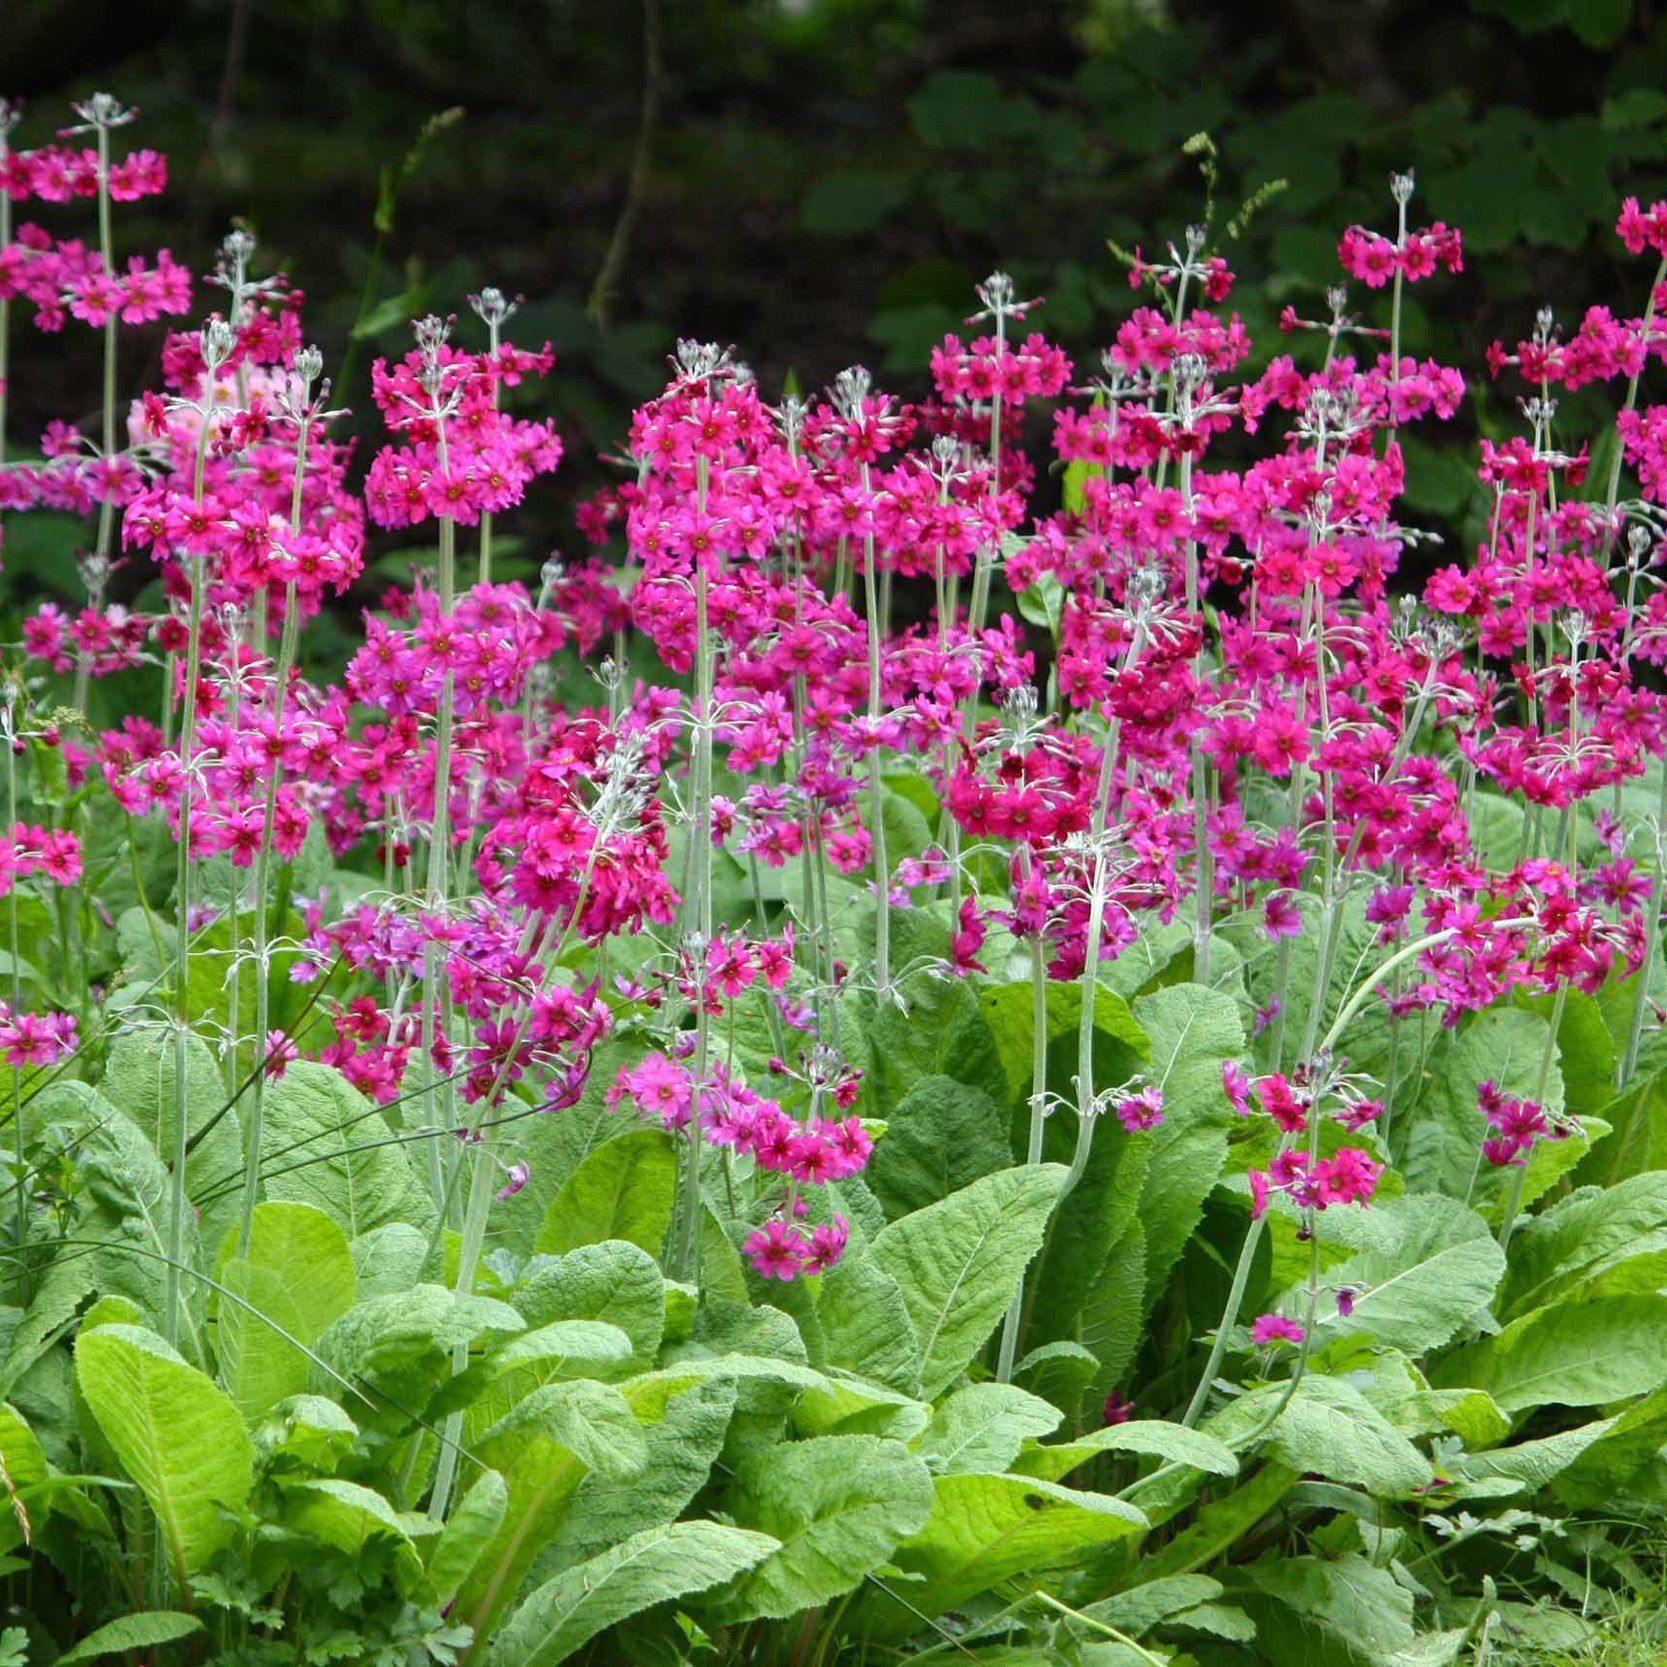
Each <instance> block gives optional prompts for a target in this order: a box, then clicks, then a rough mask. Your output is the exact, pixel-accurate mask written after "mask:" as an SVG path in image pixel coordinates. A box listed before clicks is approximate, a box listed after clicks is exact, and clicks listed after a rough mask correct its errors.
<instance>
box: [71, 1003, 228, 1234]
mask: <svg viewBox="0 0 1667 1667" xmlns="http://www.w3.org/2000/svg"><path fill="white" fill-rule="evenodd" d="M176 1063H177V1055H176V1050H175V1037H174V1034H173V1033H172V1032H171V1031H167V1030H159V1029H135V1030H130V1031H127V1032H126V1033H125V1034H122V1035H119V1036H118V1037H117V1038H116V1040H115V1042H114V1043H113V1044H112V1046H111V1048H110V1058H109V1060H108V1062H107V1063H106V1065H105V1067H104V1078H103V1081H101V1082H100V1084H99V1092H100V1093H102V1094H103V1096H104V1097H105V1099H107V1100H108V1101H109V1102H110V1103H111V1104H112V1105H113V1106H115V1108H116V1109H117V1110H118V1111H121V1112H124V1113H126V1115H127V1116H128V1117H129V1118H130V1119H131V1120H132V1121H133V1122H134V1123H136V1124H137V1125H138V1126H139V1128H140V1129H142V1130H143V1131H144V1133H145V1136H146V1138H147V1139H148V1140H149V1141H150V1143H151V1145H152V1146H153V1147H154V1148H155V1150H156V1154H157V1156H158V1157H159V1158H160V1159H161V1160H162V1162H163V1164H164V1165H165V1166H166V1167H168V1168H169V1169H171V1168H172V1167H173V1161H174V1154H175V1152H176V1151H177V1150H178V1134H179V1114H178V1099H177V1096H176V1094H175V1091H174V1069H175V1065H176ZM229 1098H230V1095H229V1094H228V1093H227V1092H226V1085H225V1082H224V1080H223V1079H222V1077H221V1075H220V1068H219V1066H217V1065H216V1064H215V1063H214V1055H213V1054H212V1053H210V1052H209V1050H208V1047H207V1045H206V1044H205V1043H204V1042H203V1040H202V1039H201V1037H198V1036H189V1037H187V1038H186V1048H185V1127H186V1132H187V1134H188V1135H189V1136H191V1137H198V1136H201V1138H200V1139H197V1143H196V1144H195V1145H194V1146H193V1147H192V1148H191V1150H190V1151H189V1152H188V1153H187V1154H186V1159H185V1190H186V1194H187V1196H188V1197H189V1198H190V1199H191V1200H192V1202H193V1203H196V1202H198V1201H199V1200H201V1199H202V1198H203V1197H204V1194H205V1193H207V1192H209V1191H210V1190H211V1189H216V1188H218V1186H219V1184H220V1183H221V1182H223V1181H224V1180H225V1179H226V1178H227V1176H228V1175H233V1176H235V1175H240V1174H241V1173H242V1170H243V1160H242V1152H243V1137H242V1135H241V1134H240V1133H239V1126H238V1115H237V1111H236V1109H235V1108H234V1109H233V1110H231V1111H228V1112H226V1113H225V1115H224V1116H223V1117H222V1116H220V1112H221V1109H222V1108H223V1107H224V1106H225V1104H226V1101H227V1100H228V1099H229ZM215 1118H218V1121H217V1122H215V1124H214V1127H213V1128H212V1129H210V1130H209V1131H208V1133H207V1134H206V1135H204V1134H203V1133H202V1131H203V1130H204V1129H205V1128H207V1126H208V1124H209V1122H210V1120H211V1119H215ZM235 1210H236V1199H235V1197H232V1196H227V1197H225V1198H223V1199H221V1200H219V1201H218V1202H214V1203H210V1204H208V1205H207V1207H206V1218H205V1220H204V1223H203V1226H204V1229H205V1231H206V1232H207V1233H208V1235H209V1239H208V1242H209V1243H210V1244H213V1243H216V1242H217V1240H218V1237H219V1233H220V1231H221V1230H222V1228H223V1225H224V1223H225V1222H226V1221H227V1220H228V1219H229V1218H230V1217H231V1216H232V1215H233V1214H234V1213H235Z"/></svg>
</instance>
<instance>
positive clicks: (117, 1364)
mask: <svg viewBox="0 0 1667 1667" xmlns="http://www.w3.org/2000/svg"><path fill="white" fill-rule="evenodd" d="M75 1377H76V1383H77V1384H78V1385H79V1387H80V1390H81V1393H82V1395H83V1396H84V1397H85V1398H86V1402H87V1407H88V1410H89V1411H90V1412H91V1413H92V1415H93V1418H94V1420H95V1421H96V1422H97V1424H98V1427H99V1430H100V1431H101V1432H102V1434H103V1436H104V1439H105V1440H106V1441H107V1442H108V1443H109V1444H110V1448H111V1450H112V1451H113V1452H114V1453H115V1455H116V1458H117V1460H118V1461H119V1462H120V1464H121V1466H122V1468H123V1469H124V1470H125V1471H126V1472H127V1474H128V1475H129V1476H130V1477H132V1479H133V1480H134V1482H135V1483H136V1484H137V1485H138V1488H139V1491H140V1492H141V1493H142V1494H143V1495H144V1496H145V1501H146V1503H147V1504H149V1506H150V1508H151V1510H152V1511H153V1512H155V1514H156V1518H157V1522H158V1523H159V1525H160V1527H161V1530H162V1539H163V1543H164V1545H165V1546H166V1547H167V1551H168V1556H169V1560H170V1561H171V1563H172V1564H173V1568H174V1572H175V1575H176V1577H177V1578H178V1580H179V1583H180V1586H181V1588H182V1589H183V1588H184V1585H185V1581H186V1577H187V1576H188V1575H190V1574H193V1573H195V1572H196V1571H197V1570H199V1569H202V1568H206V1567H207V1565H208V1564H209V1562H210V1561H212V1559H213V1558H214V1556H215V1555H216V1554H217V1553H218V1552H219V1551H220V1550H221V1549H223V1548H224V1547H225V1546H226V1545H228V1544H229V1543H230V1541H231V1536H232V1524H231V1520H230V1518H229V1517H228V1516H227V1515H226V1514H225V1513H226V1512H230V1511H236V1510H237V1509H239V1507H241V1506H242V1505H243V1504H244V1502H245V1501H246V1500H247V1499H248V1497H249V1490H250V1488H251V1487H252V1486H253V1481H254V1477H253V1468H252V1467H253V1453H252V1450H251V1448H250V1445H249V1437H248V1435H247V1433H246V1432H245V1431H244V1428H243V1420H242V1419H241V1418H240V1417H239V1416H238V1412H237V1408H236V1407H235V1406H234V1405H233V1404H232V1402H231V1399H230V1398H229V1397H228V1396H227V1395H225V1394H224V1393H223V1392H222V1391H221V1390H220V1389H219V1388H218V1387H217V1386H216V1385H215V1384H214V1382H213V1381H212V1379H210V1378H208V1377H206V1376H205V1375H204V1374H203V1373H201V1372H199V1371H198V1370H197V1369H196V1368H195V1367H194V1366H188V1365H187V1364H186V1363H185V1362H184V1361H183V1360H181V1359H180V1357H179V1356H178V1355H177V1354H176V1353H175V1352H174V1351H173V1350H172V1349H171V1348H169V1347H168V1345H167V1344H166V1343H165V1342H163V1340H162V1339H161V1338H160V1337H158V1336H157V1335H156V1334H155V1333H154V1332H150V1331H146V1330H144V1329H142V1328H141V1327H139V1326H127V1325H112V1326H102V1327H100V1328H99V1329H98V1330H97V1331H91V1332H87V1333H85V1334H83V1335H82V1336H81V1337H80V1338H79V1339H78V1340H77V1342H76V1346H75Z"/></svg>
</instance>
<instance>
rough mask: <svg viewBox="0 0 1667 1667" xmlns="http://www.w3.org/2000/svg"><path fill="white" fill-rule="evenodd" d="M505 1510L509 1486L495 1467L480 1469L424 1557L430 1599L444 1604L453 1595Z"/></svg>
mask: <svg viewBox="0 0 1667 1667" xmlns="http://www.w3.org/2000/svg"><path fill="white" fill-rule="evenodd" d="M508 1513H509V1489H508V1487H507V1486H506V1485H505V1483H504V1479H503V1477H502V1476H500V1475H499V1474H498V1472H497V1471H495V1470H483V1471H482V1472H481V1473H480V1475H479V1476H477V1477H476V1478H475V1480H474V1482H473V1484H472V1485H471V1486H470V1488H469V1490H468V1492H467V1493H465V1494H464V1495H463V1497H462V1498H461V1499H459V1500H458V1502H457V1505H456V1508H455V1509H454V1510H453V1511H452V1513H451V1515H450V1516H449V1517H447V1518H446V1526H445V1528H444V1529H443V1530H442V1531H441V1534H440V1537H439V1539H437V1540H436V1541H435V1542H434V1549H433V1551H432V1552H431V1553H430V1554H429V1559H428V1583H429V1586H430V1588H431V1589H432V1590H433V1593H434V1601H435V1602H436V1603H438V1604H439V1605H441V1607H442V1608H443V1607H445V1606H446V1605H447V1604H449V1603H450V1602H451V1601H452V1599H453V1598H455V1597H456V1596H457V1589H458V1587H459V1586H461V1585H462V1584H463V1582H464V1581H465V1580H466V1579H468V1577H469V1572H470V1570H472V1569H473V1568H474V1566H475V1565H476V1564H477V1563H478V1562H479V1561H480V1559H481V1556H482V1554H483V1553H484V1552H485V1550H486V1547H487V1546H488V1544H490V1542H491V1540H492V1536H493V1535H494V1534H496V1533H497V1532H498V1530H499V1529H500V1528H501V1527H502V1526H503V1521H504V1517H505V1516H506V1515H508Z"/></svg>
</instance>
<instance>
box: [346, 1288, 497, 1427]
mask: <svg viewBox="0 0 1667 1667" xmlns="http://www.w3.org/2000/svg"><path fill="white" fill-rule="evenodd" d="M525 1329H526V1327H525V1322H524V1321H523V1320H522V1318H521V1316H520V1315H519V1314H517V1313H516V1312H515V1310H514V1309H513V1308H511V1307H510V1306H509V1305H508V1304H507V1303H502V1302H498V1301H496V1300H494V1299H493V1298H491V1297H460V1296H458V1295H456V1294H455V1293H454V1292H452V1291H449V1290H447V1289H446V1288H445V1287H444V1286H443V1285H415V1286H413V1287H412V1288H411V1289H410V1290H408V1291H404V1292H399V1293H396V1294H393V1295H390V1296H381V1297H371V1298H370V1299H369V1300H368V1301H365V1302H359V1303H355V1304H354V1306H353V1307H352V1308H350V1309H349V1310H348V1311H347V1313H345V1314H344V1315H342V1317H341V1318H340V1319H339V1320H337V1321H336V1322H335V1324H334V1325H332V1326H331V1327H330V1328H329V1329H328V1330H327V1331H326V1332H325V1333H324V1335H323V1336H322V1337H320V1338H319V1340H318V1349H317V1352H318V1355H319V1357H320V1359H322V1360H323V1361H324V1362H325V1363H326V1364H327V1365H328V1366H330V1367H331V1368H332V1369H333V1370H334V1371H336V1372H338V1373H340V1374H341V1376H343V1377H345V1378H350V1379H352V1380H353V1381H354V1382H356V1383H360V1384H362V1385H363V1386H364V1387H365V1389H366V1390H368V1391H370V1392H372V1393H373V1395H380V1396H383V1397H385V1398H386V1402H387V1404H386V1405H385V1406H384V1407H382V1408H381V1411H380V1413H379V1415H378V1416H380V1417H381V1418H382V1420H383V1421H384V1422H385V1423H389V1424H391V1425H392V1426H394V1427H403V1426H404V1425H405V1424H407V1423H409V1421H410V1418H411V1416H412V1415H413V1414H414V1413H415V1414H420V1412H421V1410H422V1408H423V1407H424V1406H425V1405H426V1404H427V1402H428V1399H429V1397H430V1396H431V1395H432V1394H433V1392H434V1390H435V1388H436V1387H437V1386H438V1385H439V1384H441V1383H443V1382H446V1381H447V1380H449V1379H450V1377H451V1375H452V1358H453V1355H454V1354H455V1352H456V1351H457V1350H458V1349H466V1348H472V1347H473V1346H475V1345H476V1344H483V1345H484V1343H485V1342H486V1341H487V1340H490V1339H496V1338H501V1337H512V1336H514V1335H515V1334H516V1333H517V1332H519V1331H523V1330H525Z"/></svg>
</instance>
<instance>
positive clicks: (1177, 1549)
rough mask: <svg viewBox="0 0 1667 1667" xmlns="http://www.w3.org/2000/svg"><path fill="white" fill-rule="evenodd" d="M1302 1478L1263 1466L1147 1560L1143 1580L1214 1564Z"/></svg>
mask: <svg viewBox="0 0 1667 1667" xmlns="http://www.w3.org/2000/svg"><path fill="white" fill-rule="evenodd" d="M1301 1476H1302V1472H1301V1471H1300V1470H1293V1469H1291V1468H1290V1466H1288V1465H1284V1464H1265V1465H1263V1466H1262V1468H1261V1469H1260V1470H1258V1471H1257V1472H1256V1474H1255V1475H1253V1476H1251V1477H1249V1478H1248V1479H1247V1480H1246V1481H1245V1482H1243V1483H1242V1484H1241V1485H1240V1486H1238V1487H1237V1488H1235V1489H1234V1490H1233V1491H1232V1492H1231V1493H1229V1494H1226V1495H1224V1496H1223V1497H1222V1498H1220V1499H1213V1500H1211V1501H1210V1503H1209V1504H1208V1505H1205V1506H1204V1507H1203V1508H1202V1509H1201V1510H1200V1511H1199V1513H1198V1517H1197V1519H1196V1521H1194V1523H1193V1524H1192V1526H1191V1527H1190V1528H1188V1529H1186V1530H1185V1531H1183V1532H1182V1533H1180V1534H1177V1535H1176V1536H1175V1538H1174V1539H1172V1540H1171V1541H1170V1542H1169V1543H1168V1544H1167V1545H1165V1546H1162V1547H1161V1548H1160V1549H1159V1550H1157V1551H1155V1552H1151V1553H1149V1554H1148V1555H1146V1556H1145V1557H1143V1558H1142V1559H1141V1564H1140V1574H1141V1576H1142V1578H1143V1579H1145V1580H1163V1579H1168V1578H1169V1577H1170V1576H1172V1575H1178V1574H1189V1573H1191V1571H1192V1570H1194V1569H1196V1568H1199V1567H1201V1566H1202V1565H1203V1564H1205V1563H1209V1562H1213V1561H1214V1560H1215V1559H1216V1558H1217V1557H1219V1556H1220V1555H1221V1554H1222V1553H1223V1552H1224V1551H1226V1550H1227V1549H1228V1547H1229V1546H1232V1545H1235V1544H1237V1543H1238V1542H1239V1541H1240V1540H1241V1539H1243V1537H1244V1536H1245V1535H1246V1534H1247V1533H1248V1532H1249V1531H1250V1530H1251V1529H1252V1528H1253V1527H1255V1525H1256V1524H1257V1523H1258V1522H1260V1521H1261V1520H1262V1518H1263V1517H1264V1516H1266V1515H1267V1514H1268V1512H1269V1511H1271V1510H1272V1509H1273V1508H1274V1506H1276V1505H1277V1504H1278V1503H1279V1501H1280V1500H1281V1499H1283V1498H1284V1497H1285V1495H1286V1494H1288V1493H1289V1492H1290V1491H1291V1489H1292V1488H1293V1487H1295V1486H1296V1484H1297V1482H1298V1480H1299V1479H1300V1478H1301Z"/></svg>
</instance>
